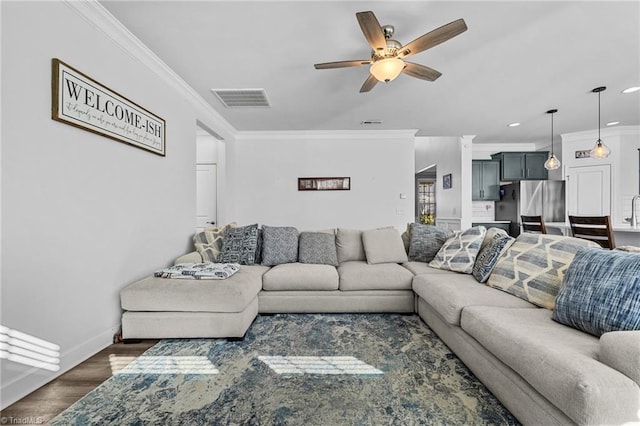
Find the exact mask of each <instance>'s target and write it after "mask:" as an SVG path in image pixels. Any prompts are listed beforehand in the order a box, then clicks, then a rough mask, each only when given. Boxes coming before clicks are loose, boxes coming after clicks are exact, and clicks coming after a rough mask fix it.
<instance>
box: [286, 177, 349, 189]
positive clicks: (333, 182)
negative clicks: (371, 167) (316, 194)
mask: <svg viewBox="0 0 640 426" xmlns="http://www.w3.org/2000/svg"><path fill="white" fill-rule="evenodd" d="M349 190H351V178H349V177H304V178H298V191H349Z"/></svg>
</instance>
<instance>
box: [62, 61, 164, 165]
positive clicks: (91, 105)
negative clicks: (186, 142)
mask: <svg viewBox="0 0 640 426" xmlns="http://www.w3.org/2000/svg"><path fill="white" fill-rule="evenodd" d="M51 118H52V119H54V120H56V121H60V122H63V123H67V124H70V125H72V126H75V127H78V128H81V129H84V130H87V131H89V132H93V133H97V134H99V135H102V136H106V137H108V138H111V139H115V140H117V141H120V142H124V143H126V144H129V145H133V146H136V147H138V148H142V149H146V150H147V151H151V152H153V153H154V154H158V155H161V156H164V155H165V121H164V120H163V119H162V118H160V117H158V116H157V115H155V114H153V113H151V112H149V111H148V110H146V109H144V108H143V107H141V106H140V105H138V104H136V103H134V102H132V101H130V100H129V99H127V98H125V97H124V96H122V95H120V94H119V93H117V92H115V91H113V90H111V89H109V88H108V87H106V86H103V85H102V84H100V83H98V82H97V81H95V80H94V79H92V78H90V77H88V76H87V75H85V74H83V73H81V72H80V71H78V70H76V69H74V68H72V67H71V66H69V65H67V64H65V63H64V62H62V61H61V60H59V59H56V58H54V59H53V60H52V93H51Z"/></svg>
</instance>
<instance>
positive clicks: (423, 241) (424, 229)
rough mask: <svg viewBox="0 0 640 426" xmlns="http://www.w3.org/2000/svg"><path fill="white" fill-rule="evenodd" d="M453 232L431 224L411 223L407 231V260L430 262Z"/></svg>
mask: <svg viewBox="0 0 640 426" xmlns="http://www.w3.org/2000/svg"><path fill="white" fill-rule="evenodd" d="M452 235H453V232H452V231H450V230H448V229H444V228H439V227H437V226H433V225H424V224H422V223H412V224H411V226H410V232H409V238H410V241H409V260H410V261H413V262H431V261H432V260H433V258H434V257H435V256H436V254H437V253H438V251H439V250H440V248H441V247H442V245H443V244H444V243H445V241H447V239H448V238H449V237H451V236H452Z"/></svg>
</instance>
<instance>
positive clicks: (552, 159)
mask: <svg viewBox="0 0 640 426" xmlns="http://www.w3.org/2000/svg"><path fill="white" fill-rule="evenodd" d="M556 112H558V110H557V109H550V110H549V111H547V114H550V115H551V153H550V154H549V158H547V161H545V162H544V168H545V169H547V170H557V169H559V168H560V160H558V157H556V154H555V153H554V152H553V114H555V113H556Z"/></svg>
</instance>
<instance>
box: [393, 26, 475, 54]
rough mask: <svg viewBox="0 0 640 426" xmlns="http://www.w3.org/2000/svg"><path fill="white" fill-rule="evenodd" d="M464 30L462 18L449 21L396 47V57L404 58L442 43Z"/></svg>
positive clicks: (465, 27)
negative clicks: (398, 47)
mask: <svg viewBox="0 0 640 426" xmlns="http://www.w3.org/2000/svg"><path fill="white" fill-rule="evenodd" d="M466 30H467V24H466V23H465V22H464V19H458V20H456V21H453V22H449V23H448V24H446V25H443V26H441V27H440V28H436V29H435V30H433V31H430V32H428V33H426V34H423V35H421V36H420V37H418V38H417V39H415V40H413V41H412V42H410V43H408V44H406V45H404V46H402V47H401V48H400V49H398V57H399V58H406V57H408V56H411V55H415V54H416V53H420V52H422V51H425V50H427V49H431V48H432V47H434V46H437V45H439V44H440V43H444V42H445V41H447V40H449V39H450V38H453V37H455V36H457V35H458V34H461V33H463V32H465V31H466Z"/></svg>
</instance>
